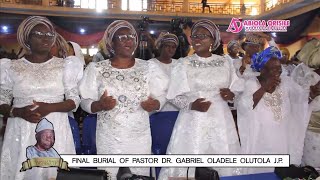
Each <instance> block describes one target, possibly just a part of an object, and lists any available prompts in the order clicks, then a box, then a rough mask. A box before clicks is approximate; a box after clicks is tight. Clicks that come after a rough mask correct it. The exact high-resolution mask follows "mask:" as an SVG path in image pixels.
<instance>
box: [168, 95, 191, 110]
mask: <svg viewBox="0 0 320 180" xmlns="http://www.w3.org/2000/svg"><path fill="white" fill-rule="evenodd" d="M169 102H171V103H172V104H173V105H175V106H176V107H178V108H179V109H180V110H188V109H189V105H190V103H191V102H189V100H188V97H187V96H184V95H179V96H177V97H175V98H174V99H171V100H169Z"/></svg>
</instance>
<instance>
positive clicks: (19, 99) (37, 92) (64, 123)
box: [0, 57, 82, 180]
mask: <svg viewBox="0 0 320 180" xmlns="http://www.w3.org/2000/svg"><path fill="white" fill-rule="evenodd" d="M76 61H77V59H73V60H72V59H70V60H63V59H59V58H56V57H53V58H52V59H50V60H48V61H47V62H44V63H31V62H29V61H27V60H26V59H24V58H22V59H19V60H14V61H11V60H4V61H3V60H1V67H0V69H1V86H0V90H1V92H6V94H5V95H4V96H3V94H2V93H1V101H0V103H1V104H3V103H5V104H11V99H12V97H13V99H14V101H13V106H14V107H24V106H27V105H30V104H32V102H33V100H35V101H38V102H47V103H53V102H61V101H63V100H64V94H65V93H66V92H70V93H69V97H71V96H72V97H73V98H72V99H74V100H75V102H76V103H77V102H79V97H78V95H77V93H76V91H74V90H72V89H74V88H75V89H76V87H77V82H76V81H72V79H74V80H76V79H80V77H79V78H74V77H77V76H81V71H82V68H80V69H79V68H77V67H78V64H77V62H76ZM67 64H69V65H67ZM66 72H68V73H66ZM69 76H72V77H69ZM65 84H68V86H65ZM46 118H47V119H48V120H49V121H50V122H52V124H53V126H54V130H55V144H54V146H53V147H54V148H55V149H56V150H57V152H58V153H60V154H75V148H74V143H73V136H72V132H71V128H70V125H69V120H68V116H67V113H50V114H49V115H47V116H46ZM36 125H37V124H35V123H30V122H27V121H26V120H24V119H21V118H9V119H8V123H7V127H6V133H5V137H4V143H3V147H2V154H1V167H0V174H1V177H0V179H6V180H33V179H40V180H42V179H49V178H55V177H56V174H57V170H56V168H33V169H31V170H28V171H25V172H19V170H20V168H21V163H22V162H24V161H25V160H26V159H27V157H26V148H27V147H28V146H30V145H35V144H36V139H35V128H36Z"/></svg>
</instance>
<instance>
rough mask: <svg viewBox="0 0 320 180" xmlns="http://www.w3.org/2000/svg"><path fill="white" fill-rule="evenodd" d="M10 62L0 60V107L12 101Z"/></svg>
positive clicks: (8, 60)
mask: <svg viewBox="0 0 320 180" xmlns="http://www.w3.org/2000/svg"><path fill="white" fill-rule="evenodd" d="M10 67H11V60H10V59H0V105H2V104H9V105H11V101H12V97H13V96H12V89H13V81H12V79H11V75H10Z"/></svg>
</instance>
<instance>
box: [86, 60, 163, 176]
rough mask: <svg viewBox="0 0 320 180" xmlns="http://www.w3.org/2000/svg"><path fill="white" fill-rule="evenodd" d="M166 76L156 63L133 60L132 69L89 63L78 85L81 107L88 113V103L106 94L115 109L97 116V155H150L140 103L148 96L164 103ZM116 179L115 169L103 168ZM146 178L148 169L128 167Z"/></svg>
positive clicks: (145, 117) (147, 128) (144, 113)
mask: <svg viewBox="0 0 320 180" xmlns="http://www.w3.org/2000/svg"><path fill="white" fill-rule="evenodd" d="M167 84H168V79H167V77H166V75H165V74H164V73H163V72H162V71H161V69H160V68H159V67H158V65H156V64H155V63H152V62H148V61H143V60H140V59H135V64H134V66H133V67H131V68H128V69H117V68H114V67H112V66H111V62H110V61H109V60H105V61H100V62H97V63H95V62H93V63H90V64H89V66H88V67H87V68H86V70H85V73H84V78H83V79H82V81H81V83H80V94H81V97H82V98H83V100H82V102H81V107H82V108H83V109H84V110H85V111H87V112H89V113H91V103H92V102H93V101H97V100H99V99H100V96H101V95H102V94H103V93H104V92H105V91H107V92H108V95H109V96H113V97H114V98H115V99H116V101H117V104H116V107H115V108H114V109H112V110H110V111H100V112H98V113H97V115H98V121H97V132H96V144H97V154H151V132H150V124H149V113H148V112H147V111H145V110H143V109H142V107H141V106H140V103H141V102H142V101H144V100H147V98H148V96H151V97H153V98H155V99H158V100H159V101H160V103H161V104H163V103H164V102H165V93H166V88H167ZM104 169H105V170H107V171H108V172H109V173H111V177H112V179H115V178H116V174H117V172H118V168H104ZM130 169H131V171H132V172H133V173H135V174H139V175H149V168H130Z"/></svg>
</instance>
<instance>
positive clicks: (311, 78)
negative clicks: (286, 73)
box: [291, 63, 320, 111]
mask: <svg viewBox="0 0 320 180" xmlns="http://www.w3.org/2000/svg"><path fill="white" fill-rule="evenodd" d="M291 78H292V80H293V81H294V82H296V83H297V84H299V85H300V86H301V87H302V88H303V89H305V90H309V89H310V86H313V85H315V84H317V83H318V82H319V81H320V76H319V75H318V74H317V73H316V72H314V71H313V70H312V69H311V68H309V67H308V66H306V65H305V64H303V63H301V64H299V65H298V66H297V67H296V68H295V69H294V70H293V72H292V74H291ZM310 108H311V111H319V110H320V97H316V98H315V99H314V100H313V101H312V102H311V103H310Z"/></svg>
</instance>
